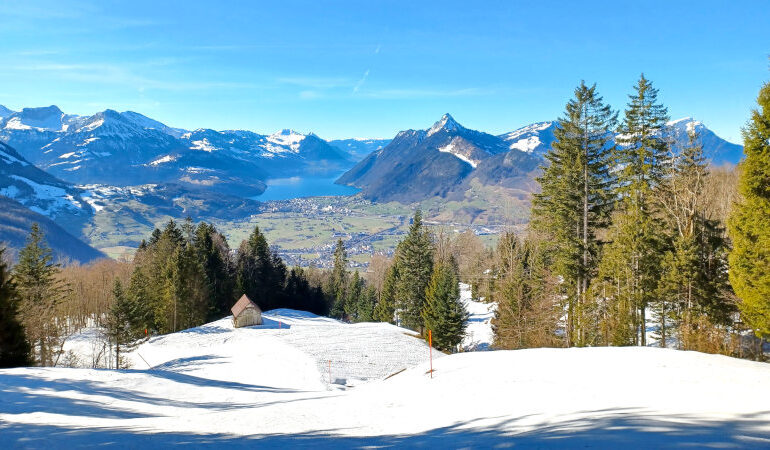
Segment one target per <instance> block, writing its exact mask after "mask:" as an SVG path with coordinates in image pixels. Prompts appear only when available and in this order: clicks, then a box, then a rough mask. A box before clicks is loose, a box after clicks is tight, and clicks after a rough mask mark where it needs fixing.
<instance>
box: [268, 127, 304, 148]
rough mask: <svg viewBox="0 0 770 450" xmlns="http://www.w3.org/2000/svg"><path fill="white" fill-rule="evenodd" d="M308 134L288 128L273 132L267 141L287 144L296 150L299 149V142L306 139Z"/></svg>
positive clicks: (282, 144)
mask: <svg viewBox="0 0 770 450" xmlns="http://www.w3.org/2000/svg"><path fill="white" fill-rule="evenodd" d="M306 137H307V136H306V135H304V134H302V133H297V132H296V131H294V130H290V129H288V128H286V129H283V130H281V131H278V132H276V133H273V134H271V135H270V136H268V137H267V141H268V142H270V143H272V144H276V145H281V146H286V147H289V148H291V149H292V150H294V151H297V150H299V144H300V142H302V141H303V140H305V138H306Z"/></svg>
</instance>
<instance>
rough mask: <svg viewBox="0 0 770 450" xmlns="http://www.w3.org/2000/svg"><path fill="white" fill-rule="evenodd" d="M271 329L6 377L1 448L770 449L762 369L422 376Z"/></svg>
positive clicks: (625, 361)
mask: <svg viewBox="0 0 770 450" xmlns="http://www.w3.org/2000/svg"><path fill="white" fill-rule="evenodd" d="M265 318H266V319H267V320H266V323H265V325H263V326H261V327H250V328H241V329H233V328H232V326H231V324H230V322H229V321H228V320H227V319H223V320H220V321H217V322H213V323H210V324H207V325H205V326H202V327H199V328H194V329H191V330H186V331H183V332H179V333H175V334H172V335H167V336H162V337H158V338H153V339H152V340H150V341H149V342H146V343H145V344H143V345H142V346H140V347H139V348H137V349H136V350H135V351H134V352H133V353H132V354H131V355H130V358H131V360H132V361H133V363H134V367H135V369H133V370H122V371H115V370H94V369H63V368H24V369H7V370H0V448H69V447H79V446H97V445H100V446H111V447H130V448H162V447H167V446H170V445H186V446H196V447H197V446H203V445H212V444H213V445H232V446H262V447H284V446H305V447H316V448H337V447H365V446H374V447H396V446H406V447H434V448H444V447H449V448H456V447H498V446H499V447H515V448H520V447H525V448H532V447H535V448H539V447H560V448H575V447H592V448H618V447H621V446H623V447H631V448H635V447H637V448H638V447H641V448H661V447H686V446H690V447H692V446H694V447H705V446H713V447H719V448H736V447H739V448H740V447H743V448H763V447H764V448H767V447H770V389H768V388H767V387H768V382H770V365H768V364H762V363H755V362H750V361H744V360H737V359H732V358H727V357H723V356H714V355H704V354H700V353H695V352H681V351H675V350H666V349H654V348H586V349H531V350H520V351H494V352H467V353H460V354H456V355H451V356H440V355H437V354H436V352H434V357H435V359H434V361H433V365H434V368H435V372H434V374H433V378H431V377H430V375H429V373H428V368H429V362H428V361H427V357H428V349H427V347H426V346H425V344H424V343H423V342H422V341H421V340H419V339H417V338H415V337H413V336H412V335H411V333H410V332H408V331H407V330H403V329H400V328H397V327H394V326H392V325H387V324H357V325H348V324H342V323H339V322H337V321H334V320H332V319H327V318H320V317H316V316H313V315H311V314H308V313H301V312H297V311H291V310H277V311H271V312H269V313H266V314H265ZM439 356H440V357H439ZM329 361H331V366H330V365H329ZM406 367H408V368H407V369H406V370H405V371H403V372H400V373H398V374H396V375H393V376H392V377H390V378H388V379H384V378H385V377H386V376H387V375H389V374H392V373H394V372H397V371H398V370H400V369H401V368H406ZM330 368H331V383H329V381H330V376H329V369H330ZM343 380H344V381H343ZM364 381H366V382H364Z"/></svg>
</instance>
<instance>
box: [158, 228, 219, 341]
mask: <svg viewBox="0 0 770 450" xmlns="http://www.w3.org/2000/svg"><path fill="white" fill-rule="evenodd" d="M170 264H171V265H170V268H169V270H170V276H169V278H168V295H169V296H170V298H171V302H172V305H173V316H172V317H171V318H170V322H171V323H172V330H173V331H178V330H184V329H187V328H192V327H196V326H198V325H201V324H203V323H205V320H206V316H207V313H208V298H209V295H210V293H209V290H208V285H207V283H206V273H205V271H204V270H203V266H202V265H201V263H200V261H199V260H198V258H197V255H196V252H195V249H194V248H193V247H192V245H190V244H189V243H187V244H185V245H181V246H179V247H177V249H176V251H175V252H174V254H173V255H172V257H171V261H170Z"/></svg>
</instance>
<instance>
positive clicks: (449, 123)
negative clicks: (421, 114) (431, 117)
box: [428, 113, 462, 136]
mask: <svg viewBox="0 0 770 450" xmlns="http://www.w3.org/2000/svg"><path fill="white" fill-rule="evenodd" d="M460 129H462V126H461V125H460V124H459V123H457V122H456V121H455V119H454V118H453V117H452V116H451V115H449V113H447V114H444V115H443V116H441V119H439V121H438V122H436V123H434V124H433V126H432V127H430V129H429V130H428V136H432V135H433V134H435V133H438V132H439V131H441V130H445V131H448V132H452V131H458V130H460Z"/></svg>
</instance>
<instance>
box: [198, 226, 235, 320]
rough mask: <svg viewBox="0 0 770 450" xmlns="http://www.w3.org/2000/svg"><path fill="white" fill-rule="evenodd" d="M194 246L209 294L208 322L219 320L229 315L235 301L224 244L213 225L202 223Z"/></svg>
mask: <svg viewBox="0 0 770 450" xmlns="http://www.w3.org/2000/svg"><path fill="white" fill-rule="evenodd" d="M193 246H194V248H195V252H196V254H197V258H198V260H199V261H200V263H201V264H202V265H203V271H204V272H205V274H206V284H207V287H208V291H209V293H210V299H209V305H208V320H215V319H219V318H222V317H224V316H226V315H228V314H229V312H230V308H231V307H232V305H233V302H234V300H235V293H234V288H235V286H234V283H233V281H234V280H233V273H232V272H233V265H232V263H231V260H230V248H229V246H228V245H227V240H226V239H225V238H224V236H222V235H221V234H220V233H219V232H218V231H217V230H216V228H214V226H213V225H211V224H208V223H205V222H202V223H200V224H199V225H198V227H197V228H196V229H195V237H194V238H193Z"/></svg>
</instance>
